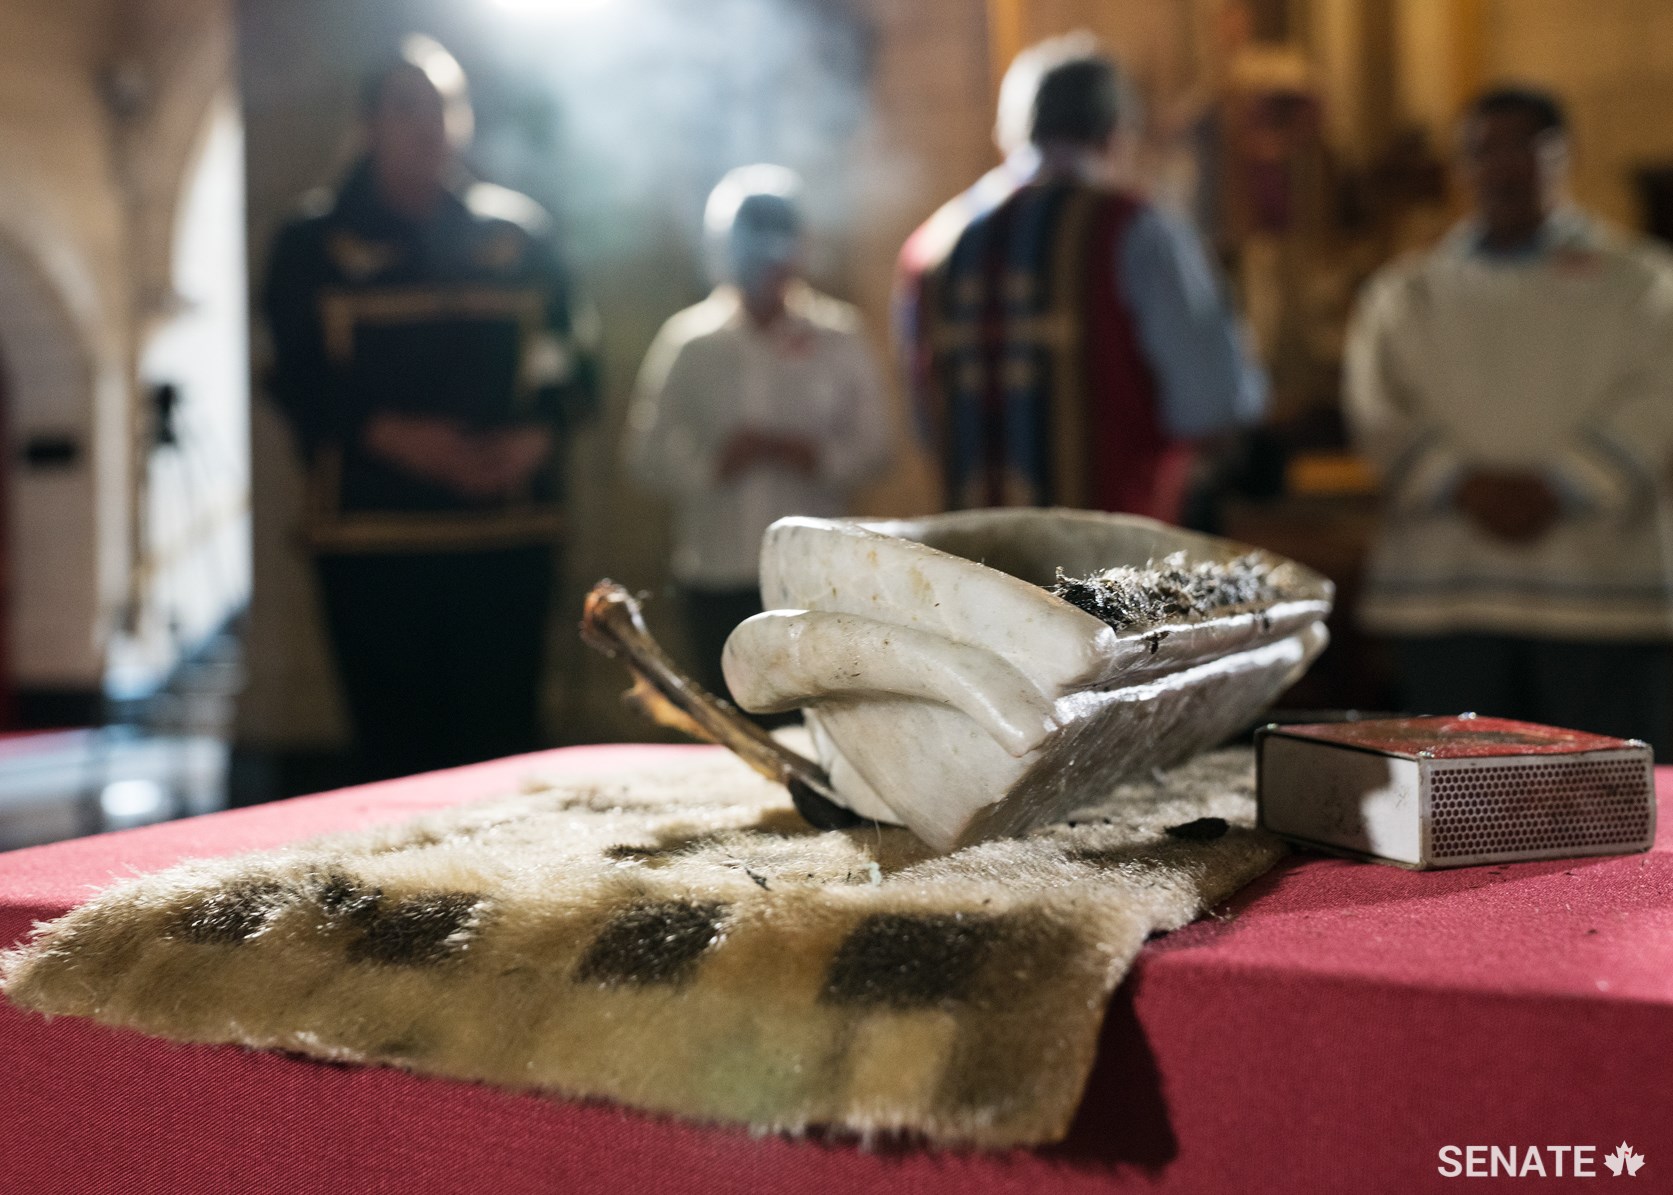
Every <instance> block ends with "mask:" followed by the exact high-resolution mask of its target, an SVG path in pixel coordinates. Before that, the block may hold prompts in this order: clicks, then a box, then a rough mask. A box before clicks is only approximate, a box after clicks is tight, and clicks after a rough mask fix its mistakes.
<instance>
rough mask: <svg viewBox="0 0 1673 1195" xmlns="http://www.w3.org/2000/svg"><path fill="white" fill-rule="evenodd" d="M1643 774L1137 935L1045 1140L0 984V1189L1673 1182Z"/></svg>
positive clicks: (466, 780)
mask: <svg viewBox="0 0 1673 1195" xmlns="http://www.w3.org/2000/svg"><path fill="white" fill-rule="evenodd" d="M708 750H714V748H701V747H692V748H682V747H644V748H605V747H597V748H580V749H572V750H569V751H561V752H554V753H551V754H548V755H545V756H531V757H524V758H522V759H514V760H506V761H501V762H499V763H494V764H487V765H483V766H481V767H477V768H468V769H462V770H460V771H457V772H448V773H439V774H437V775H433V776H426V777H420V778H416V779H412V780H405V781H396V782H392V783H389V784H384V785H377V786H371V787H367V788H361V789H351V790H347V791H345V792H341V793H336V794H329V795H326V796H322V797H310V798H304V799H301V800H297V801H290V802H285V803H283V804H281V805H272V806H266V807H262V808H257V809H248V810H238V811H233V812H229V813H224V814H218V815H215V816H212V817H207V818H199V819H196V820H192V821H184V822H176V823H172V824H169V825H164V826H158V827H152V828H148V829H144V830H136V831H129V832H127V833H122V834H111V835H105V836H102V837H99V838H92V839H83V840H80V841H77V842H70V843H64V844H60V845H57V846H50V847H41V848H36V849H33V850H26V851H18V852H14V853H12V854H9V855H0V941H3V942H11V941H15V940H17V939H19V938H21V937H22V936H24V934H26V933H27V930H28V926H29V922H30V921H31V920H32V919H33V918H37V917H45V916H50V915H53V914H55V913H58V912H61V911H62V910H64V909H66V908H68V907H69V906H70V905H72V904H74V903H75V902H77V901H79V900H81V899H83V898H84V897H85V895H86V894H87V893H88V892H89V891H91V890H92V889H93V888H94V887H97V886H99V885H101V884H104V883H107V882H109V881H110V880H112V879H114V878H118V877H120V876H122V875H126V874H130V873H132V872H135V871H144V870H150V869H153V868H157V867H162V866H166V865H168V864H170V863H173V862H175V861H176V860H178V859H181V858H184V857H187V856H192V855H200V856H202V855H219V854H228V853H232V852H235V851H240V850H248V849H252V848H258V847H266V846H273V845H277V844H279V843H283V842H289V841H293V840H295V839H297V838H301V837H306V836H309V835H313V834H319V833H325V832H329V831H334V830H344V829H350V828H355V827H359V826H365V825H370V824H373V823H375V822H385V821H394V820H398V819H400V818H404V817H407V816H410V815H412V814H414V813H417V812H420V811H422V810H425V809H433V808H436V807H438V806H443V805H448V804H452V803H455V802H459V801H464V800H470V799H473V798H476V797H483V796H488V795H492V794H496V793H500V792H504V791H507V790H508V789H509V788H511V787H512V786H514V785H515V784H516V783H517V782H518V781H519V780H520V779H521V778H522V777H523V776H525V775H527V774H529V773H531V772H549V773H559V772H569V771H574V770H578V769H591V768H600V767H605V768H607V767H613V766H621V765H623V764H627V763H632V762H639V761H643V760H645V759H648V758H651V757H652V756H658V757H661V758H663V759H678V758H679V757H680V755H681V754H682V753H690V752H698V751H708ZM1658 781H1659V782H1660V790H1661V797H1662V801H1663V806H1664V808H1663V812H1664V816H1663V818H1662V819H1661V826H1662V831H1661V835H1660V837H1659V839H1658V842H1657V847H1656V850H1655V851H1654V852H1652V853H1650V854H1648V855H1630V856H1623V857H1617V858H1606V859H1588V860H1575V861H1572V862H1547V863H1533V864H1521V865H1515V866H1504V867H1486V868H1469V869H1461V870H1456V871H1443V872H1428V873H1416V872H1405V871H1399V870H1396V869H1393V868H1386V867H1380V866H1376V865H1372V864H1361V863H1351V862H1345V861H1338V860H1330V859H1321V858H1317V857H1307V856H1295V857H1293V858H1292V859H1290V860H1289V861H1287V862H1286V863H1284V864H1283V865H1281V866H1280V867H1279V868H1278V869H1277V870H1276V871H1274V872H1273V873H1271V874H1270V875H1268V876H1267V877H1265V878H1264V879H1262V880H1259V881H1257V882H1256V883H1255V884H1253V885H1251V886H1250V887H1249V888H1248V889H1246V890H1245V891H1244V892H1243V893H1242V894H1240V896H1239V897H1238V898H1237V899H1236V900H1235V901H1234V902H1233V903H1232V904H1231V905H1230V906H1229V907H1228V908H1227V909H1224V910H1220V911H1219V913H1220V915H1219V916H1218V917H1216V918H1213V919H1208V920H1205V921H1203V922H1200V923H1198V924H1197V925H1194V926H1191V927H1189V928H1187V929H1185V930H1182V931H1180V932H1178V933H1175V934H1172V935H1169V936H1167V937H1165V938H1161V939H1158V940H1156V941H1154V942H1152V943H1151V944H1150V945H1149V946H1148V947H1146V949H1145V951H1144V952H1143V954H1142V955H1141V956H1140V959H1139V962H1138V965H1137V966H1136V967H1135V969H1134V972H1133V974H1132V975H1131V976H1130V977H1129V979H1128V981H1127V983H1126V984H1125V985H1124V986H1123V987H1122V989H1121V990H1120V992H1118V993H1117V996H1116V998H1115V1000H1114V1001H1113V1002H1112V1004H1111V1007H1110V1011H1109V1015H1108V1017H1107V1019H1106V1023H1105V1031H1104V1040H1103V1046H1102V1050H1101V1053H1100V1058H1099V1063H1098V1067H1097V1070H1096V1072H1095V1074H1094V1076H1093V1080H1092V1083H1091V1086H1090V1088H1089V1090H1088V1095H1087V1099H1086V1102H1085V1104H1084V1105H1083V1107H1082V1111H1081V1115H1080V1117H1079V1119H1078V1121H1077V1123H1076V1126H1075V1129H1074V1131H1073V1133H1072V1135H1071V1137H1070V1139H1069V1141H1067V1142H1066V1143H1064V1144H1063V1145H1061V1146H1056V1147H1052V1148H1049V1149H1042V1150H1038V1151H1032V1152H1027V1151H1021V1152H1016V1153H1009V1154H1000V1155H979V1154H967V1153H948V1152H932V1151H926V1150H918V1149H911V1148H886V1149H881V1150H877V1151H866V1150H864V1149H861V1148H859V1147H858V1146H856V1145H854V1144H851V1143H847V1142H821V1141H790V1140H783V1139H778V1138H767V1139H758V1138H753V1137H751V1136H750V1135H749V1134H748V1133H746V1132H742V1131H738V1130H734V1129H727V1128H714V1127H704V1126H696V1125H688V1124H683V1123H680V1122H676V1121H672V1120H667V1119H663V1118H658V1117H651V1116H645V1115H640V1114H637V1113H633V1112H629V1111H626V1110H623V1109H619V1108H614V1107H608V1106H600V1105H577V1104H572V1103H565V1102H562V1101H558V1100H553V1099H546V1098H542V1097H538V1096H533V1095H517V1094H509V1093H505V1092H500V1091H495V1090H492V1089H489V1088H486V1087H482V1086H478V1085H474V1084H467V1083H457V1082H451V1081H445V1080H439V1079H430V1078H423V1077H419V1076H415V1075H409V1074H405V1073H403V1072H400V1071H395V1070H386V1069H380V1068H359V1067H346V1066H332V1065H325V1064H321V1063H317V1062H313V1061H308V1060H305V1059H297V1058H291V1057H287V1056H282V1055H278V1054H269V1053H257V1052H252V1051H246V1050H241V1049H237V1048H233V1047H209V1046H180V1045H175V1044H172V1043H168V1042H163V1041H158V1040H154V1039H151V1038H146V1037H142V1036H140V1035H138V1034H133V1033H127V1032H118V1031H113V1030H108V1029H104V1028H101V1027H99V1026H96V1025H93V1024H90V1023H87V1022H83V1021H78V1020H75V1019H73V1018H61V1019H57V1020H53V1021H50V1022H49V1021H46V1020H43V1019H42V1018H40V1017H37V1016H33V1015H28V1014H23V1013H20V1012H18V1011H16V1010H14V1009H12V1008H10V1007H9V1006H0V1107H3V1108H4V1110H5V1124H6V1128H7V1130H8V1131H7V1133H6V1145H5V1147H4V1148H5V1152H4V1156H3V1158H0V1191H3V1192H8V1193H9V1192H14V1191H15V1192H32V1193H33V1192H43V1193H44V1192H60V1191H62V1192H77V1193H84V1192H85V1193H99V1192H123V1193H132V1195H150V1193H154V1192H155V1193H161V1192H169V1193H171V1195H172V1193H175V1192H207V1193H213V1192H240V1193H243V1192H252V1191H261V1192H265V1191H286V1192H326V1191H330V1192H342V1191H352V1192H362V1191H365V1192H379V1191H399V1192H403V1193H404V1195H411V1193H416V1192H429V1191H438V1192H440V1191H445V1192H453V1191H460V1192H464V1191H493V1192H495V1195H511V1193H513V1192H525V1191H528V1192H535V1191H636V1192H637V1191H649V1192H671V1191H699V1190H701V1191H739V1192H745V1191H747V1192H751V1193H752V1195H763V1193H765V1192H773V1193H779V1192H803V1191H824V1190H844V1191H847V1190H852V1191H856V1192H864V1193H866V1195H870V1193H872V1192H896V1191H900V1192H906V1191H912V1192H918V1191H926V1190H928V1191H937V1190H948V1191H952V1190H958V1191H960V1192H961V1195H979V1193H985V1192H1019V1193H1020V1192H1029V1193H1030V1195H1034V1193H1036V1192H1038V1191H1040V1190H1047V1189H1049V1190H1053V1191H1065V1192H1082V1191H1088V1192H1089V1191H1112V1190H1137V1191H1151V1192H1172V1191H1182V1192H1183V1191H1189V1192H1212V1191H1251V1190H1263V1191H1411V1190H1426V1189H1432V1188H1440V1189H1445V1188H1446V1187H1448V1186H1449V1184H1451V1183H1452V1182H1453V1181H1454V1180H1451V1179H1445V1178H1442V1177H1440V1175H1439V1174H1438V1173H1437V1164H1438V1163H1437V1151H1438V1150H1439V1148H1440V1147H1441V1146H1443V1145H1449V1144H1450V1145H1460V1146H1468V1145H1500V1146H1509V1145H1516V1146H1517V1147H1518V1148H1519V1150H1520V1149H1521V1148H1523V1147H1525V1146H1528V1145H1540V1146H1549V1145H1553V1144H1563V1145H1591V1146H1594V1147H1596V1149H1595V1152H1594V1154H1593V1155H1592V1159H1593V1160H1592V1167H1593V1169H1594V1170H1595V1171H1596V1174H1597V1176H1598V1177H1599V1178H1600V1179H1608V1178H1610V1177H1611V1176H1610V1175H1609V1172H1608V1171H1607V1170H1606V1169H1605V1168H1604V1167H1603V1164H1602V1157H1603V1155H1604V1154H1605V1153H1606V1152H1608V1151H1610V1150H1611V1149H1613V1147H1614V1145H1615V1144H1616V1143H1617V1142H1619V1141H1621V1140H1623V1139H1624V1140H1626V1141H1628V1142H1630V1143H1631V1144H1632V1145H1633V1146H1634V1148H1636V1149H1637V1150H1638V1151H1639V1152H1641V1153H1643V1154H1644V1155H1645V1157H1646V1159H1647V1161H1646V1163H1645V1166H1644V1168H1643V1169H1642V1170H1640V1171H1639V1173H1638V1175H1637V1176H1636V1178H1637V1180H1638V1182H1639V1183H1640V1186H1639V1187H1634V1188H1632V1189H1634V1190H1638V1189H1643V1190H1658V1189H1673V1182H1670V1179H1673V1125H1670V1122H1669V1113H1670V1112H1673V1082H1670V1081H1669V1074H1668V1071H1669V1062H1670V1061H1673V842H1670V841H1669V830H1668V827H1669V826H1670V824H1673V817H1668V816H1665V814H1666V813H1667V812H1668V806H1669V805H1673V772H1668V771H1664V772H1662V773H1661V774H1659V775H1658ZM1542 1156H1543V1158H1544V1160H1545V1164H1546V1166H1547V1168H1548V1170H1549V1169H1550V1168H1551V1167H1552V1165H1553V1155H1552V1154H1551V1153H1549V1152H1546V1153H1545V1154H1543V1155H1542ZM1463 1181H1467V1182H1468V1183H1469V1185H1470V1188H1471V1189H1475V1188H1477V1187H1489V1188H1491V1187H1493V1186H1496V1185H1502V1186H1507V1187H1510V1186H1517V1185H1520V1184H1525V1183H1528V1182H1533V1181H1535V1180H1534V1179H1532V1178H1529V1179H1521V1180H1513V1179H1505V1178H1500V1179H1497V1180H1494V1179H1474V1180H1469V1179H1466V1180H1463ZM1583 1181H1584V1180H1580V1181H1577V1182H1573V1183H1566V1182H1563V1181H1559V1180H1557V1179H1555V1178H1548V1179H1546V1180H1545V1184H1544V1185H1545V1186H1548V1187H1549V1188H1550V1189H1555V1190H1562V1189H1571V1188H1572V1187H1574V1186H1579V1185H1580V1182H1583Z"/></svg>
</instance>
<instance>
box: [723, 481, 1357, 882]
mask: <svg viewBox="0 0 1673 1195" xmlns="http://www.w3.org/2000/svg"><path fill="white" fill-rule="evenodd" d="M1176 552H1184V553H1185V554H1186V560H1187V563H1191V564H1195V563H1198V562H1200V561H1216V562H1228V561H1231V560H1234V559H1236V558H1238V557H1240V556H1244V555H1246V554H1249V553H1251V552H1254V553H1255V554H1256V555H1257V556H1259V557H1262V558H1264V561H1265V562H1266V563H1269V564H1270V565H1272V566H1273V568H1274V572H1273V573H1272V580H1273V581H1274V583H1275V585H1276V587H1277V588H1278V589H1279V590H1280V592H1281V594H1282V597H1281V599H1280V600H1276V601H1272V602H1269V603H1266V604H1264V605H1259V606H1242V607H1232V608H1227V609H1223V610H1220V611H1216V612H1214V613H1213V614H1212V615H1211V616H1208V617H1199V618H1194V619H1175V620H1173V621H1166V622H1161V623H1155V624H1151V625H1148V626H1143V627H1140V628H1138V629H1133V630H1127V631H1117V630H1116V629H1114V628H1113V627H1111V626H1110V625H1109V624H1108V623H1106V622H1104V621H1103V620H1102V619H1099V618H1097V617H1095V616H1093V615H1091V614H1088V613H1086V612H1085V611H1083V610H1081V609H1079V608H1078V607H1076V606H1074V605H1071V604H1070V603H1069V602H1067V601H1064V600H1063V599H1062V598H1059V597H1057V596H1056V595H1054V594H1052V593H1051V592H1050V591H1049V590H1048V589H1047V588H1046V586H1049V585H1050V584H1051V583H1052V582H1053V581H1054V579H1055V577H1056V572H1057V570H1058V569H1059V568H1061V569H1062V570H1063V571H1064V572H1065V573H1066V574H1068V575H1070V576H1088V575H1091V574H1094V573H1098V572H1101V571H1102V570H1104V569H1107V568H1112V567H1116V566H1133V567H1139V568H1143V567H1146V566H1148V565H1151V564H1159V563H1160V562H1161V561H1162V560H1163V559H1164V558H1166V557H1168V556H1170V555H1172V554H1173V553H1176ZM761 592H762V597H763V599H764V603H765V605H766V608H767V613H765V614H761V615H757V616H756V617H755V618H752V619H750V620H749V621H747V622H745V623H743V624H742V625H740V626H739V627H738V628H737V629H736V630H735V631H733V633H732V636H731V638H730V639H729V640H728V641H727V644H726V651H725V655H724V658H723V666H724V668H725V671H726V681H727V684H728V685H729V686H730V688H731V690H732V693H733V696H734V697H735V698H736V699H737V701H738V703H739V704H740V705H741V706H743V708H744V709H746V710H750V711H751V712H754V713H781V712H785V711H788V710H794V709H801V710H802V711H803V716H804V718H805V720H806V722H807V725H808V727H809V729H810V731H811V733H812V737H813V741H814V746H815V750H816V753H817V755H818V759H819V763H820V764H821V765H822V766H823V767H824V768H825V770H826V772H827V773H828V774H829V776H830V780H831V784H832V787H833V788H834V789H835V791H836V793H837V795H838V796H839V797H841V798H842V800H843V801H844V802H845V803H846V804H847V805H848V806H849V807H850V808H851V809H852V810H853V811H854V812H855V813H858V814H860V815H861V816H864V817H868V818H873V819H876V820H878V821H886V822H894V823H899V824H903V825H905V826H907V827H908V828H909V829H911V830H912V831H913V832H914V833H916V834H917V835H918V836H919V837H920V838H922V839H923V840H924V841H925V842H927V843H929V844H930V845H931V846H934V847H936V848H938V849H940V850H951V849H953V848H954V847H957V846H959V845H962V844H964V843H968V842H974V841H979V840H981V839H984V838H990V837H995V836H999V835H1004V834H1017V833H1021V832H1022V831H1024V830H1026V829H1028V828H1029V827H1031V826H1035V825H1039V824H1042V823H1044V822H1048V821H1051V820H1054V819H1057V818H1060V817H1064V816H1066V815H1068V814H1069V813H1071V812H1072V811H1073V810H1074V809H1075V808H1077V807H1078V806H1081V805H1084V804H1086V803H1088V802H1089V801H1091V800H1093V799H1096V798H1099V797H1101V796H1103V795H1104V794H1106V793H1107V791H1108V790H1109V788H1110V787H1111V786H1113V785H1115V784H1116V783H1118V782H1120V781H1121V780H1124V779H1127V778H1130V777H1132V776H1135V775H1143V774H1145V773H1147V772H1149V771H1150V769H1152V768H1158V767H1164V768H1165V767H1168V766H1171V765H1173V764H1175V763H1178V762H1179V761H1181V760H1183V759H1185V758H1186V757H1188V756H1190V755H1192V754H1194V753H1195V752H1197V751H1200V750H1203V749H1205V748H1207V747H1210V746H1213V745H1214V744H1216V743H1218V742H1221V741H1223V740H1224V739H1226V738H1227V737H1229V736H1230V735H1232V734H1234V733H1236V732H1237V731H1239V730H1241V729H1243V728H1244V727H1245V726H1247V725H1249V724H1250V723H1251V722H1253V721H1254V720H1255V719H1256V718H1257V717H1258V716H1259V715H1260V713H1261V712H1262V711H1263V710H1264V709H1265V708H1266V707H1267V706H1268V705H1269V704H1270V703H1271V702H1272V701H1273V699H1274V698H1276V697H1277V696H1278V694H1280V693H1281V692H1283V691H1284V689H1286V688H1287V687H1288V686H1289V685H1290V684H1291V683H1292V682H1294V681H1295V679H1296V678H1297V677H1299V676H1300V675H1301V673H1302V672H1303V671H1304V670H1305V669H1306V667H1307V665H1308V664H1309V663H1310V662H1311V661H1312V660H1313V658H1314V657H1315V656H1317V655H1318V653H1319V652H1320V651H1321V650H1322V649H1323V648H1324V645H1325V642H1326V638H1327V637H1326V633H1325V629H1324V618H1325V616H1326V615H1327V614H1328V613H1329V612H1330V604H1331V596H1332V586H1331V583H1330V582H1329V581H1328V580H1326V579H1325V578H1324V577H1322V576H1320V575H1319V574H1317V573H1315V572H1312V571H1311V570H1309V569H1305V568H1303V567H1302V566H1300V565H1298V564H1295V563H1294V562H1291V561H1287V560H1284V559H1283V558H1281V557H1277V556H1274V555H1272V554H1270V553H1264V552H1260V551H1259V550H1257V549H1251V548H1248V547H1246V546H1244V545H1241V544H1235V543H1232V542H1230V541H1227V540H1221V539H1214V538H1212V537H1209V536H1204V535H1197V534H1194V533H1192V532H1188V531H1181V530H1180V529H1178V528H1176V527H1170V526H1167V525H1166V524H1163V523H1158V522H1155V521H1153V520H1150V519H1143V518H1137V517H1134V516H1128V515H1111V514H1099V513H1093V512H1087V511H1070V510H1038V509H1006V510H978V511H965V512H961V513H957V514H948V515H936V516H932V517H928V518H922V519H912V520H901V521H891V522H862V521H853V520H833V519H811V518H790V519H781V520H779V521H778V522H777V523H774V524H773V526H772V527H771V528H770V529H769V530H768V532H767V535H766V539H765V542H764V543H763V545H762V551H761Z"/></svg>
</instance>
